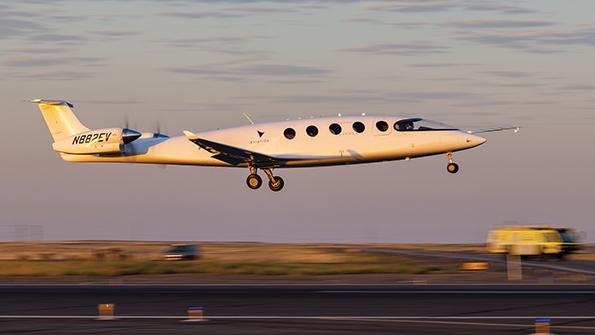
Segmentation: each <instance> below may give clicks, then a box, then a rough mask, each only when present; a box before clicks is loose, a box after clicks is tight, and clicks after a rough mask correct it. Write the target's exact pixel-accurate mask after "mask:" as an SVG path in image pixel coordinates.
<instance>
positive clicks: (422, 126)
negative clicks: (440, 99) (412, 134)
mask: <svg viewBox="0 0 595 335" xmlns="http://www.w3.org/2000/svg"><path fill="white" fill-rule="evenodd" d="M395 130H397V131H426V130H457V129H456V128H454V127H451V126H449V125H446V124H444V123H440V122H435V121H430V120H424V119H420V118H413V119H403V120H399V121H397V122H395Z"/></svg>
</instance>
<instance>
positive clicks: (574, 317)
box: [0, 315, 595, 321]
mask: <svg viewBox="0 0 595 335" xmlns="http://www.w3.org/2000/svg"><path fill="white" fill-rule="evenodd" d="M97 317H98V316H97V315H0V319H96V318H97ZM115 317H116V318H117V319H187V318H188V316H187V315H115ZM541 317H543V315H537V316H535V315H533V316H531V315H529V316H427V315H410V316H406V315H403V316H371V315H367V316H366V315H363V316H357V315H346V316H341V315H337V316H328V315H327V316H321V315H318V316H316V315H311V316H304V315H209V316H208V318H209V319H238V320H239V319H246V320H251V319H253V320H266V319H271V320H273V319H299V320H342V319H349V320H420V321H421V320H506V319H514V320H535V319H538V318H541ZM548 318H550V319H552V320H554V319H558V320H595V315H554V316H548Z"/></svg>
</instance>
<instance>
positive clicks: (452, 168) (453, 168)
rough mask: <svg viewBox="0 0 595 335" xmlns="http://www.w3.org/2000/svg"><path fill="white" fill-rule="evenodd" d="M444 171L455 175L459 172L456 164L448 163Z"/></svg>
mask: <svg viewBox="0 0 595 335" xmlns="http://www.w3.org/2000/svg"><path fill="white" fill-rule="evenodd" d="M446 170H448V172H450V173H457V172H459V165H458V164H457V163H448V165H447V166H446Z"/></svg>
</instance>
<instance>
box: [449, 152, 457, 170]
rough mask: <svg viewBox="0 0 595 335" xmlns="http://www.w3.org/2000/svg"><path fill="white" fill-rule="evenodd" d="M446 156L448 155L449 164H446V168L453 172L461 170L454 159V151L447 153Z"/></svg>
mask: <svg viewBox="0 0 595 335" xmlns="http://www.w3.org/2000/svg"><path fill="white" fill-rule="evenodd" d="M446 157H448V165H447V166H446V170H447V171H448V172H450V173H453V174H454V173H457V172H459V165H458V164H457V163H455V162H454V161H453V160H452V152H449V153H447V154H446Z"/></svg>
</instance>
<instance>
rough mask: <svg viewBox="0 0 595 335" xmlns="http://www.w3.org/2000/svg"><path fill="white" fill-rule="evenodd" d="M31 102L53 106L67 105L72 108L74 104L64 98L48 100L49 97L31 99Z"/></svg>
mask: <svg viewBox="0 0 595 335" xmlns="http://www.w3.org/2000/svg"><path fill="white" fill-rule="evenodd" d="M31 102H33V103H36V104H44V105H53V106H68V107H70V108H73V107H74V105H73V104H71V103H70V102H68V101H66V100H50V99H33V100H31Z"/></svg>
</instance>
